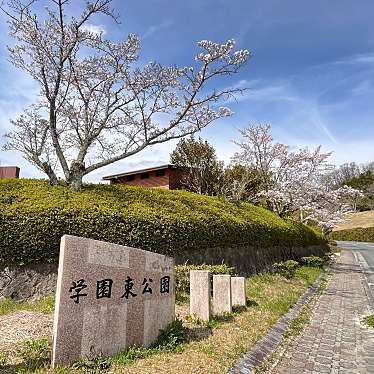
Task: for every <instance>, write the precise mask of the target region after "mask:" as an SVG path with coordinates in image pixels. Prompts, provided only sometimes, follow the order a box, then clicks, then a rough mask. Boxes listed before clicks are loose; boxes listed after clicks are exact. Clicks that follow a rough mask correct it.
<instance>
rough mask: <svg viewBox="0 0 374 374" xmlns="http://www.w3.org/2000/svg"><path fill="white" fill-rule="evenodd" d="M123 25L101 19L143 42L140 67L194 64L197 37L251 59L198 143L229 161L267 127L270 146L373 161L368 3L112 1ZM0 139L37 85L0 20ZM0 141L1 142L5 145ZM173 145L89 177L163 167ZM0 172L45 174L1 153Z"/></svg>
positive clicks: (372, 13)
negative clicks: (225, 111)
mask: <svg viewBox="0 0 374 374" xmlns="http://www.w3.org/2000/svg"><path fill="white" fill-rule="evenodd" d="M113 4H114V7H115V8H116V9H117V10H118V12H119V13H120V15H121V19H122V23H121V24H120V25H113V24H111V23H108V20H105V19H97V20H95V22H96V23H95V25H96V26H98V27H100V28H102V29H104V30H105V31H106V36H107V37H108V38H114V39H119V38H121V37H124V36H125V35H127V34H128V33H129V32H131V33H136V34H138V35H139V36H140V37H141V40H142V52H141V61H143V62H147V61H150V60H156V61H159V62H161V63H163V64H166V65H167V64H178V65H183V66H185V65H190V64H192V63H193V56H194V54H195V53H196V51H197V48H196V46H195V43H196V42H197V41H199V40H201V39H211V40H213V41H220V42H224V41H225V40H227V39H228V38H234V39H235V40H236V42H237V46H238V47H239V48H245V49H248V50H250V51H251V52H252V54H253V57H252V58H251V59H250V61H249V62H248V63H247V65H246V66H245V68H244V69H243V70H242V71H241V72H240V73H239V74H238V75H236V76H233V77H231V78H230V79H228V80H224V81H220V82H217V83H218V85H222V87H227V86H228V85H237V86H243V87H248V88H249V90H248V91H247V93H246V94H245V95H244V96H242V97H239V98H238V102H237V103H231V104H230V108H231V109H232V110H233V111H234V113H235V114H234V116H232V117H231V118H228V119H227V118H226V119H224V120H220V121H218V122H216V123H214V124H212V125H210V127H208V128H206V129H204V130H203V131H202V133H201V136H202V137H204V138H206V139H208V141H210V142H211V144H213V145H214V147H215V148H216V150H217V154H218V157H219V158H220V159H223V160H224V161H225V162H226V163H228V162H229V160H230V157H231V156H232V155H233V153H234V152H235V150H236V147H235V145H234V144H232V142H231V140H232V139H235V138H237V137H238V132H237V129H238V128H243V127H245V126H247V125H248V124H250V123H252V124H253V123H258V122H270V123H271V124H272V127H273V134H274V137H275V139H276V140H278V141H280V142H283V143H286V144H290V145H292V146H295V147H301V146H309V147H314V146H317V145H319V144H322V146H323V149H324V150H325V151H333V152H334V153H333V156H332V158H331V161H332V162H334V163H336V164H342V163H344V162H350V161H356V162H358V163H363V162H368V161H373V160H374V142H373V139H374V23H373V21H372V20H373V19H374V2H373V1H372V0H361V1H359V2H358V1H354V0H350V1H347V0H329V1H326V0H314V1H313V2H311V1H300V0H298V1H296V0H295V1H290V0H282V1H280V0H279V1H278V0H267V1H263V0H262V1H260V0H258V1H257V0H256V1H253V0H231V1H227V0H226V1H223V0H190V1H188V2H187V1H169V0H137V1H133V0H128V1H120V0H115V1H114V2H113ZM0 32H1V42H0V77H1V85H0V118H1V121H0V133H1V134H3V133H4V132H5V131H7V130H8V129H9V128H10V124H9V120H8V119H9V118H13V117H15V116H16V115H17V114H18V113H20V111H21V110H22V108H23V107H25V106H27V105H28V104H29V103H31V102H32V101H33V99H34V98H35V96H36V94H37V87H35V85H34V84H33V82H32V81H31V80H30V79H29V78H28V77H27V76H26V75H25V74H23V73H22V72H20V71H18V70H16V69H15V68H14V67H13V66H12V65H11V64H10V63H9V62H8V61H7V51H6V44H9V43H10V41H9V39H8V38H7V36H6V24H5V22H4V18H2V19H1V21H0ZM2 142H3V140H0V143H2ZM174 146H175V143H173V142H172V143H170V144H164V145H160V146H156V147H152V148H150V149H148V150H146V151H144V152H143V153H141V154H139V155H137V156H134V157H132V158H129V159H127V160H123V161H119V162H117V163H115V164H113V165H110V166H108V167H106V168H105V169H101V170H98V171H97V172H95V173H93V174H91V175H89V176H87V177H86V180H90V181H97V180H99V179H100V178H101V177H102V176H103V175H106V174H111V173H116V172H121V171H125V170H129V169H133V168H141V167H143V166H150V165H155V164H159V163H164V162H167V161H168V158H169V153H170V151H171V150H172V149H173V147H174ZM0 162H1V164H2V165H7V164H12V165H13V164H18V165H20V166H21V175H22V176H23V177H40V176H42V174H41V173H39V172H38V171H37V170H36V169H35V168H33V167H32V166H30V165H29V164H28V163H27V162H26V161H24V160H23V159H22V157H21V156H20V155H19V154H17V153H13V152H6V153H5V152H0Z"/></svg>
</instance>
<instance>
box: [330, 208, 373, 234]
mask: <svg viewBox="0 0 374 374" xmlns="http://www.w3.org/2000/svg"><path fill="white" fill-rule="evenodd" d="M358 227H363V228H365V227H374V210H369V211H367V212H357V213H353V214H350V216H349V218H348V219H347V221H346V222H344V223H343V224H341V225H339V226H338V227H336V228H335V229H334V231H339V230H348V229H355V228H358Z"/></svg>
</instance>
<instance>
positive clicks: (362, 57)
mask: <svg viewBox="0 0 374 374" xmlns="http://www.w3.org/2000/svg"><path fill="white" fill-rule="evenodd" d="M373 62H374V53H362V54H356V55H352V56H349V57H346V58H343V59H340V60H337V61H334V62H333V63H334V64H345V65H355V64H372V63H373Z"/></svg>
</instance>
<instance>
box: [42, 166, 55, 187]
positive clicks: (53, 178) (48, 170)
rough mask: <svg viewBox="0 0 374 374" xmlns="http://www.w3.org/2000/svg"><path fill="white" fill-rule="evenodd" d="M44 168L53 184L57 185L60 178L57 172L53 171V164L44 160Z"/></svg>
mask: <svg viewBox="0 0 374 374" xmlns="http://www.w3.org/2000/svg"><path fill="white" fill-rule="evenodd" d="M42 168H43V170H44V172H45V173H46V174H47V175H48V178H49V183H50V184H51V186H57V184H58V178H57V175H56V174H55V172H54V171H53V169H52V168H51V165H49V164H48V163H46V162H44V163H43V165H42Z"/></svg>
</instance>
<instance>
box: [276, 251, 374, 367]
mask: <svg viewBox="0 0 374 374" xmlns="http://www.w3.org/2000/svg"><path fill="white" fill-rule="evenodd" d="M365 289H367V285H365V277H364V276H363V272H362V268H361V267H360V265H359V263H358V262H357V261H356V259H355V256H354V254H353V252H352V251H348V250H344V251H343V252H342V255H341V257H340V259H339V261H338V263H337V264H336V265H335V266H334V269H333V275H332V278H331V279H330V281H329V282H328V284H327V288H326V290H324V291H323V293H322V295H321V296H320V298H319V299H318V301H317V303H316V305H315V307H314V311H313V314H312V316H311V321H310V324H309V325H308V326H307V327H306V329H305V330H304V332H303V333H302V334H301V335H300V336H299V337H297V338H296V339H295V341H294V342H293V344H292V347H289V348H288V349H287V352H286V353H285V355H284V356H283V358H282V360H281V361H280V363H279V364H278V365H277V366H276V367H275V368H274V369H273V370H272V373H274V374H312V373H313V374H315V373H334V374H335V373H342V374H343V373H347V374H348V373H349V374H353V373H359V374H369V373H371V374H374V329H368V328H366V327H364V326H362V324H361V323H360V319H361V318H362V316H363V315H367V314H368V313H370V308H369V301H368V297H367V295H366V291H365Z"/></svg>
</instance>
